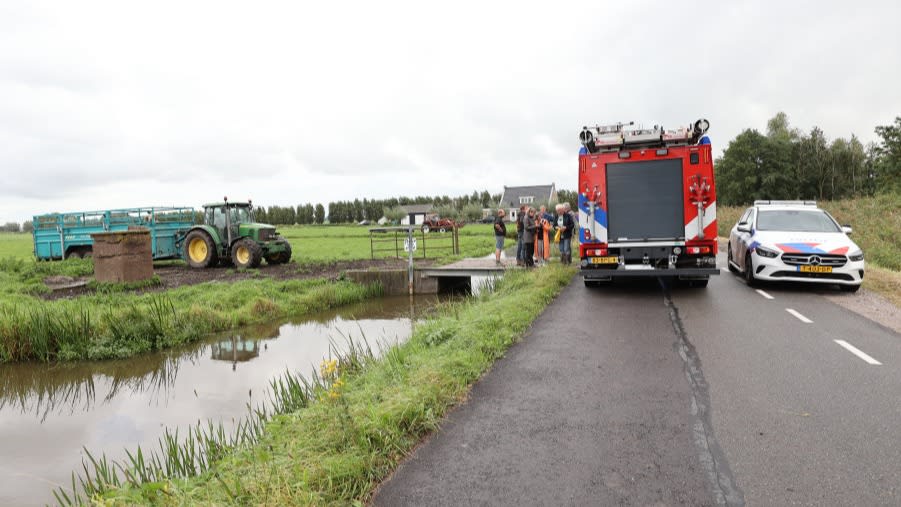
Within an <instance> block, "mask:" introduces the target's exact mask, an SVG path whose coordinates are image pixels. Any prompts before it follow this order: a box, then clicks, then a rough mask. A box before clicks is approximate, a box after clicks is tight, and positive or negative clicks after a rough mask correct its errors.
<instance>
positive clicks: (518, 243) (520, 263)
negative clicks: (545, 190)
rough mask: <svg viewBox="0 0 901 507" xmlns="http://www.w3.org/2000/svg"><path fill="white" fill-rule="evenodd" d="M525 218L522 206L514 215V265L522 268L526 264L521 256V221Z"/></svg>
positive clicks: (524, 208) (523, 206) (524, 210)
mask: <svg viewBox="0 0 901 507" xmlns="http://www.w3.org/2000/svg"><path fill="white" fill-rule="evenodd" d="M525 218H526V206H525V205H522V206H520V207H519V214H518V215H516V265H517V266H523V265H525V263H526V258H525V256H524V255H523V247H522V224H523V220H524V219H525Z"/></svg>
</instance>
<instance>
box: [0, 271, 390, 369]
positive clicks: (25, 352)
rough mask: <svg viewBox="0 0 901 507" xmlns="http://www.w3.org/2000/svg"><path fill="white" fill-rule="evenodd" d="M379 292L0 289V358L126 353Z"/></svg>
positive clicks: (293, 284) (239, 287)
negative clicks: (72, 293)
mask: <svg viewBox="0 0 901 507" xmlns="http://www.w3.org/2000/svg"><path fill="white" fill-rule="evenodd" d="M66 262H68V261H66ZM381 291H382V289H381V287H380V286H379V285H371V286H360V285H356V284H353V283H351V282H346V281H345V282H338V283H330V282H328V281H325V280H288V281H276V280H270V279H263V280H243V281H239V282H235V283H233V284H214V283H206V284H201V285H195V286H189V287H180V288H178V289H174V290H171V291H168V292H165V293H150V294H142V295H138V294H123V293H98V294H94V295H91V296H84V297H80V298H77V299H75V300H65V301H43V300H40V299H37V298H30V297H27V296H21V295H20V296H18V297H15V298H4V297H3V296H2V295H0V363H4V362H14V361H25V360H38V361H48V362H49V361H64V360H76V359H107V358H125V357H129V356H133V355H135V354H139V353H143V352H148V351H153V350H161V349H164V348H168V347H172V346H175V345H179V344H182V343H187V342H191V341H195V340H197V339H199V338H200V337H201V336H204V335H206V334H208V333H211V332H216V331H224V330H228V329H234V328H237V327H240V326H245V325H248V324H253V323H257V322H270V321H272V320H276V319H279V318H283V317H287V316H293V315H301V314H304V313H308V312H310V311H314V310H316V311H318V310H323V309H327V308H332V307H336V306H341V305H345V304H349V303H353V302H358V301H362V300H364V299H368V298H372V297H377V296H379V295H381Z"/></svg>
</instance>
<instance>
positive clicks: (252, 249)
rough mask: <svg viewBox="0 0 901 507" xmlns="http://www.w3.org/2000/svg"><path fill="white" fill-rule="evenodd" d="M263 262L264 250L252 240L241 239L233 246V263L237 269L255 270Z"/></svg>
mask: <svg viewBox="0 0 901 507" xmlns="http://www.w3.org/2000/svg"><path fill="white" fill-rule="evenodd" d="M262 260H263V249H262V248H260V245H258V244H257V243H256V241H253V240H252V239H248V238H244V239H239V240H238V241H237V242H236V243H235V244H234V245H232V263H233V264H234V265H235V267H236V268H255V267H257V266H259V265H260V262H261V261H262Z"/></svg>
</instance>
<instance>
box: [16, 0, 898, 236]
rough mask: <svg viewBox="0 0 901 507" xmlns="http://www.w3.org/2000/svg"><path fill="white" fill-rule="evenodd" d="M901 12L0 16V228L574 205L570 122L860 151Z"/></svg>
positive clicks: (764, 7)
mask: <svg viewBox="0 0 901 507" xmlns="http://www.w3.org/2000/svg"><path fill="white" fill-rule="evenodd" d="M899 5H901V3H899V2H897V1H882V2H847V1H845V2H838V1H829V2H823V1H810V2H761V1H716V2H691V1H683V2H677V1H661V2H633V1H626V0H621V1H618V2H605V1H600V0H598V1H593V2H590V1H581V2H574V3H565V2H559V1H558V2H547V1H544V2H535V3H529V2H522V1H520V2H511V3H500V2H488V1H484V0H483V1H479V2H466V1H453V2H441V3H439V2H428V1H421V0H420V1H413V2H409V3H396V2H392V1H386V0H382V1H376V2H373V1H368V2H359V3H357V2H352V1H342V2H285V3H275V2H240V3H230V2H208V3H206V2H185V1H179V2H172V3H169V2H163V1H158V0H157V1H153V2H143V3H141V4H140V5H139V4H138V2H122V1H111V2H85V1H79V2H72V1H61V2H38V1H34V2H31V1H29V2H12V1H10V2H2V3H0V171H2V173H0V174H2V181H0V222H7V221H22V220H25V219H29V218H30V217H31V216H32V215H34V214H40V213H45V212H50V211H75V210H89V209H106V208H115V207H133V206H151V205H180V206H181V205H186V206H195V207H197V206H200V205H201V204H202V203H203V202H207V201H213V200H218V199H220V198H221V197H222V196H223V195H228V196H229V198H231V199H235V200H239V199H240V200H243V199H247V198H252V199H253V200H254V202H256V203H259V204H264V205H270V204H280V205H296V204H302V203H306V202H312V203H317V202H321V203H323V204H327V203H328V201H331V200H345V199H354V198H361V199H362V198H364V197H369V198H384V197H392V196H400V195H411V196H412V195H450V196H456V195H461V194H471V193H472V191H473V190H478V191H482V190H488V191H490V192H491V193H500V191H501V189H502V187H503V185H524V184H542V183H550V182H554V183H556V185H557V187H558V188H566V189H574V187H575V181H576V164H577V161H576V154H577V152H578V149H579V143H578V137H577V135H578V132H579V130H580V129H581V127H582V125H586V124H595V123H612V122H616V121H630V120H634V121H636V122H639V123H643V124H645V125H646V126H651V125H653V124H657V123H659V124H662V125H664V126H668V127H674V126H677V125H682V124H687V123H689V122H690V121H693V120H695V119H697V118H699V117H706V118H708V119H709V120H710V123H711V131H710V136H711V138H712V140H713V143H714V149H715V150H716V151H717V152H720V151H721V150H722V149H724V148H725V147H726V145H727V143H728V141H729V140H731V139H732V138H734V137H735V136H736V135H737V134H738V133H739V132H740V131H741V130H743V129H745V128H749V127H751V128H757V129H759V130H761V131H762V130H764V129H765V126H766V120H767V119H768V118H770V117H772V116H773V115H774V114H775V113H776V112H778V111H785V112H786V113H787V114H788V116H789V119H790V121H791V123H792V125H793V126H796V127H799V128H801V129H803V130H805V131H806V130H809V129H810V128H811V127H812V126H814V125H818V126H820V127H821V128H822V129H823V130H824V131H825V133H826V135H827V136H828V137H829V138H830V139H832V138H835V137H849V136H850V135H851V134H852V133H853V134H856V135H857V136H858V137H859V138H860V139H861V140H862V141H863V142H864V143H866V142H869V141H872V140H875V135H874V134H873V128H874V127H875V126H876V125H886V124H890V123H891V122H892V121H893V119H894V117H895V116H898V115H901V93H899V90H901V29H899V27H898V23H899V20H901V7H899Z"/></svg>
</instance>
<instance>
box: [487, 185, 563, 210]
mask: <svg viewBox="0 0 901 507" xmlns="http://www.w3.org/2000/svg"><path fill="white" fill-rule="evenodd" d="M554 192H555V189H554V184H553V183H551V184H550V185H530V186H525V187H507V186H505V187H504V194H503V195H502V196H501V201H500V207H502V208H518V207H519V204H520V203H519V198H520V197H529V196H531V197H534V198H535V200H534V201H533V203H532V204H538V205H541V204H550V200H551V197H553V195H554Z"/></svg>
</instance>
